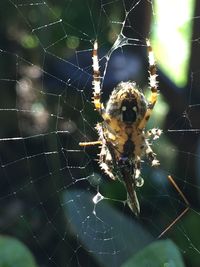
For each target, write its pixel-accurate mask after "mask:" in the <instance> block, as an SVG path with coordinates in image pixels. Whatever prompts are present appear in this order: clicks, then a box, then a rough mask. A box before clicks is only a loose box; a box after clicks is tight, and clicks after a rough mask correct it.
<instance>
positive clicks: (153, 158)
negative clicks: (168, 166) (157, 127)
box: [145, 141, 160, 166]
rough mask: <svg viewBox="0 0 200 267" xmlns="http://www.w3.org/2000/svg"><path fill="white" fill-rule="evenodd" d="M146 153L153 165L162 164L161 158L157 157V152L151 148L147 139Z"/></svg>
mask: <svg viewBox="0 0 200 267" xmlns="http://www.w3.org/2000/svg"><path fill="white" fill-rule="evenodd" d="M145 154H146V156H147V158H148V160H149V161H150V162H151V165H152V166H158V165H160V162H159V160H157V158H156V154H155V153H154V152H153V150H152V149H151V147H150V145H149V143H148V142H147V141H146V150H145Z"/></svg>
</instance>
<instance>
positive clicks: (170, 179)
mask: <svg viewBox="0 0 200 267" xmlns="http://www.w3.org/2000/svg"><path fill="white" fill-rule="evenodd" d="M167 178H168V180H169V181H170V183H171V184H172V185H173V187H174V188H175V189H176V191H177V192H178V193H179V195H180V196H181V197H182V199H183V201H184V202H185V206H186V207H185V209H184V210H183V211H182V212H181V213H180V214H179V215H178V216H177V217H176V219H175V220H174V221H173V222H172V223H170V225H169V226H167V228H165V230H164V231H163V232H162V233H161V234H160V235H159V236H158V238H161V237H162V236H163V235H164V234H165V233H166V232H167V231H168V230H169V229H170V228H171V227H172V226H173V225H174V224H176V223H177V222H178V221H179V220H180V219H181V218H182V217H183V216H184V215H185V213H186V212H187V211H188V210H189V209H190V203H189V201H188V200H187V198H186V197H185V195H184V194H183V192H182V191H181V189H180V188H179V186H178V185H177V184H176V182H175V181H174V179H173V178H172V177H171V175H168V176H167Z"/></svg>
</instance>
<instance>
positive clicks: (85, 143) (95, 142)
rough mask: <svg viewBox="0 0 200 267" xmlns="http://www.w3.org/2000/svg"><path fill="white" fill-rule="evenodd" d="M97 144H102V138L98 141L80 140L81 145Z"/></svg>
mask: <svg viewBox="0 0 200 267" xmlns="http://www.w3.org/2000/svg"><path fill="white" fill-rule="evenodd" d="M95 145H102V142H101V141H100V140H98V141H91V142H80V143H79V146H95Z"/></svg>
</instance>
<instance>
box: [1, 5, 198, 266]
mask: <svg viewBox="0 0 200 267" xmlns="http://www.w3.org/2000/svg"><path fill="white" fill-rule="evenodd" d="M199 8H200V7H199V3H198V1H196V2H195V1H191V0H190V1H183V2H181V7H180V1H161V0H160V1H153V2H151V1H144V0H141V1H128V0H124V1H118V0H116V1H105V0H101V1H100V0H99V1H96V0H90V1H81V0H71V1H68V0H62V1H61V0H59V1H46V2H42V1H41V2H40V1H36V0H33V1H24V0H22V1H6V0H3V1H1V3H0V18H1V23H0V36H1V38H0V39H1V40H0V56H1V60H0V84H1V89H0V120H1V130H0V147H1V149H0V151H1V157H0V158H1V168H0V183H1V186H0V214H1V216H0V229H1V234H2V236H1V239H0V240H2V242H1V244H2V245H1V246H2V249H1V251H3V252H4V251H5V252H4V253H2V254H0V267H1V266H23V265H22V264H21V265H20V263H19V265H17V263H16V262H17V260H18V259H17V260H15V258H14V257H13V259H14V260H13V261H14V262H8V260H9V258H10V257H9V256H10V255H14V254H13V252H12V251H18V249H19V251H22V252H19V254H18V255H26V256H27V258H26V259H23V257H22V258H21V262H26V260H27V262H29V261H30V263H27V264H26V266H35V265H36V264H37V265H38V266H63V267H64V266H73V267H74V266H84V267H85V266H98V267H100V266H101V267H102V266H105V267H106V266H122V265H123V266H139V265H138V264H139V263H138V261H139V262H141V260H140V259H141V258H143V259H144V258H146V257H147V261H146V263H145V262H144V263H142V262H141V266H184V265H183V264H185V266H192V267H196V266H199V261H200V253H199V251H200V239H199V237H198V228H199V223H200V216H199V212H198V211H199V192H200V187H199V149H200V148H199V129H200V125H199V107H200V105H199V103H200V94H199V90H198V89H199V85H200V79H199V77H200V75H199V73H200V72H199V71H200V64H199V55H200V47H199V36H200V32H199V19H198V10H200V9H199ZM147 37H150V38H151V40H152V44H153V48H154V51H155V56H156V60H157V63H158V75H159V76H158V80H159V90H160V93H159V101H158V103H157V104H156V107H155V111H154V114H153V116H152V118H151V120H150V122H149V124H148V128H153V127H160V128H161V129H163V135H162V136H161V138H160V139H159V140H158V141H155V143H154V144H153V149H154V151H155V152H156V153H157V155H158V158H159V160H160V162H161V166H160V167H159V168H158V169H153V168H151V166H149V165H148V163H147V162H146V161H145V160H144V162H143V164H142V177H143V178H144V180H145V184H144V186H143V187H142V188H140V189H139V190H138V196H139V200H140V205H141V215H140V217H139V218H135V217H134V215H133V214H132V213H131V212H130V210H129V208H128V207H127V205H125V200H126V192H125V189H124V187H123V185H122V184H121V183H119V182H114V181H110V179H109V178H108V177H106V176H105V175H104V174H103V173H102V172H101V170H100V168H99V166H98V163H97V162H96V161H95V159H96V158H97V154H98V153H99V148H98V147H91V148H87V149H85V150H84V149H82V148H80V147H79V145H78V144H79V142H80V141H85V140H91V141H92V140H96V139H97V133H96V130H95V128H94V127H95V124H96V123H97V122H98V121H101V118H100V117H99V115H98V114H97V113H96V111H95V110H94V108H93V105H92V103H91V97H92V59H91V53H92V45H93V42H94V40H95V39H98V42H99V58H100V67H101V68H100V70H101V75H102V91H103V94H102V100H103V101H105V102H106V100H107V99H108V97H109V95H110V93H111V91H112V89H113V88H114V86H116V84H117V83H118V82H119V81H122V80H134V81H136V82H137V84H138V85H139V86H140V87H141V88H142V89H143V90H144V93H145V94H146V95H148V94H149V92H148V60H147V53H146V46H145V39H146V38H147ZM168 174H171V175H172V176H173V178H174V179H175V180H176V182H177V184H178V185H179V187H180V189H181V190H182V191H183V193H184V195H185V196H186V197H187V199H188V201H189V203H190V205H191V208H190V210H189V212H188V213H187V214H186V215H185V216H184V217H182V218H181V220H180V221H179V222H178V223H177V224H175V225H174V226H173V227H172V228H171V229H170V230H169V231H168V232H167V233H166V235H164V236H163V238H169V239H171V240H173V242H174V243H172V242H171V241H166V242H167V243H165V245H164V246H163V247H162V246H161V245H160V250H159V245H158V246H157V245H155V246H153V252H152V250H151V249H152V247H150V253H149V250H148V249H147V252H146V250H144V248H145V247H146V246H147V245H149V244H151V243H152V242H154V241H156V238H157V237H158V236H159V234H160V233H162V231H163V230H164V229H166V227H167V226H169V225H170V223H171V222H172V221H173V220H174V219H175V218H176V217H177V216H178V215H179V214H180V213H181V211H183V210H184V208H185V206H186V205H185V203H184V201H183V199H182V198H181V196H180V195H179V194H178V193H177V191H176V190H175V189H174V188H173V186H172V185H171V184H170V183H169V181H168V180H167V175H168ZM97 192H99V193H100V194H101V195H102V196H103V197H104V199H103V200H102V201H100V202H99V203H97V205H95V204H94V203H93V202H92V198H93V197H94V196H95V195H96V194H97ZM6 236H10V237H14V238H17V239H18V240H20V241H21V242H22V243H23V244H24V245H26V247H27V248H28V249H29V250H30V251H31V253H32V255H33V256H31V254H30V252H29V251H28V250H26V248H24V247H23V246H22V247H21V243H15V242H18V241H16V240H15V239H14V240H13V241H12V239H10V237H9V238H8V239H7V238H6ZM12 242H14V243H12ZM13 246H14V249H13ZM15 246H16V247H17V248H15ZM165 246H166V247H165ZM24 249H25V250H26V251H25V252H24ZM163 251H165V252H166V251H167V253H164V252H163ZM20 253H21V254H20ZM138 253H139V254H138ZM146 253H147V254H146ZM180 253H181V255H180ZM2 255H8V256H6V257H5V261H4V258H3V256H2ZM141 255H142V256H141ZM149 255H150V256H149ZM152 255H153V257H152ZM159 255H162V256H161V259H158V258H159V257H158V256H159ZM33 257H34V259H35V260H34V259H33ZM132 257H134V258H133V259H132ZM148 257H151V258H149V260H148ZM181 258H183V260H182V259H181ZM1 259H3V260H2V263H1ZM138 259H139V260H138ZM159 260H161V261H162V263H159ZM170 260H171V262H170ZM151 261H153V263H151ZM19 262H20V260H19ZM126 262H127V263H126ZM129 262H130V263H129ZM157 262H158V263H157ZM183 262H184V263H183ZM6 264H7V265H6ZM31 264H32V265H31ZM126 264H127V265H126ZM128 264H129V265H128ZM142 264H144V265H142ZM145 264H146V265H145ZM150 264H152V265H150ZM153 264H154V265H153ZM156 264H158V265H156ZM159 264H163V265H159ZM164 264H165V265H164ZM167 264H168V265H167Z"/></svg>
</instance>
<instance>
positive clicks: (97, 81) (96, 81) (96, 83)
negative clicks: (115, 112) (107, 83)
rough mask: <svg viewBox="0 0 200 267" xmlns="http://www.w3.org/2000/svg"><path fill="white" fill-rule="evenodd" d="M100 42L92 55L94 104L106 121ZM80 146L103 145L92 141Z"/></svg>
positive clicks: (95, 45) (82, 143)
mask: <svg viewBox="0 0 200 267" xmlns="http://www.w3.org/2000/svg"><path fill="white" fill-rule="evenodd" d="M97 51H98V42H97V40H95V42H94V46H93V53H92V61H93V65H92V67H93V82H92V85H93V97H92V102H93V103H94V106H95V108H96V110H97V111H98V112H99V113H100V115H101V116H102V117H103V118H104V119H105V109H104V105H103V103H101V77H100V71H99V59H98V53H97ZM79 145H80V146H94V145H102V142H101V141H100V140H98V141H92V142H80V143H79Z"/></svg>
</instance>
